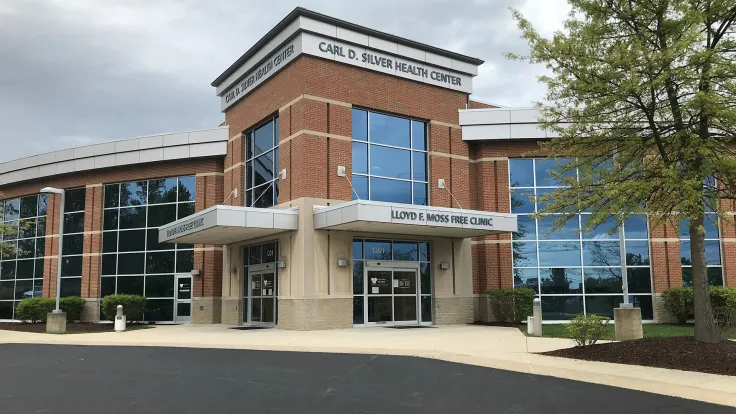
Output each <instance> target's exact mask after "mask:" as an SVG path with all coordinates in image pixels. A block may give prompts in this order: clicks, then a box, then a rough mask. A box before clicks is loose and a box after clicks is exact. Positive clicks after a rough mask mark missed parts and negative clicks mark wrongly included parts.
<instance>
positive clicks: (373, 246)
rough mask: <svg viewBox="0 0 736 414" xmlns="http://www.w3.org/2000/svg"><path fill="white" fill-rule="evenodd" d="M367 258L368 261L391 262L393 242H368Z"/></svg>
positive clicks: (365, 243)
mask: <svg viewBox="0 0 736 414" xmlns="http://www.w3.org/2000/svg"><path fill="white" fill-rule="evenodd" d="M364 245H365V258H366V259H367V260H391V242H390V241H386V240H366V241H365V242H364Z"/></svg>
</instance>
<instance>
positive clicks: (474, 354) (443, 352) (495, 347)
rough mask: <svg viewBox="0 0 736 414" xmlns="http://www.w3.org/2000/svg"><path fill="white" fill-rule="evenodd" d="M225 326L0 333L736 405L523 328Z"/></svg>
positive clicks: (721, 382) (693, 378) (712, 389)
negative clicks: (447, 364)
mask: <svg viewBox="0 0 736 414" xmlns="http://www.w3.org/2000/svg"><path fill="white" fill-rule="evenodd" d="M231 328H232V327H230V326H226V325H176V326H157V327H155V328H153V329H143V330H135V331H129V332H124V333H113V332H106V333H90V334H75V335H48V334H34V333H25V332H14V331H0V343H39V344H75V345H123V346H174V347H192V348H228V349H258V350H278V351H302V352H337V353H363V354H365V353H368V354H387V355H406V356H417V357H424V358H434V359H442V360H446V361H451V362H458V363H464V364H471V365H478V366H485V367H490V368H497V369H504V370H510V371H517V372H524V373H529V374H536V375H548V376H553V377H558V378H566V379H571V380H576V381H585V382H591V383H596V384H602V385H610V386H615V387H621V388H628V389H634V390H641V391H646V392H652V393H657V394H664V395H670V396H675V397H682V398H689V399H693V400H699V401H705V402H711V403H715V404H722V405H730V406H736V377H728V376H721V375H713V374H702V373H696V372H685V371H677V370H670V369H661V368H650V367H641V366H632V365H620V364H609V363H604V362H590V361H579V360H571V359H566V358H555V357H548V356H542V355H537V354H535V353H537V352H544V351H550V350H554V349H560V348H566V347H571V346H573V343H572V341H570V340H568V339H557V338H527V337H526V336H524V335H523V334H522V333H521V332H520V331H519V330H518V329H515V328H500V327H487V326H471V325H459V326H442V327H437V328H426V329H390V328H365V329H358V328H356V329H341V330H330V331H285V330H279V329H259V330H245V331H244V330H236V329H231Z"/></svg>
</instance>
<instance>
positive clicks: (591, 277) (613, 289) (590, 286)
mask: <svg viewBox="0 0 736 414" xmlns="http://www.w3.org/2000/svg"><path fill="white" fill-rule="evenodd" d="M622 281H623V279H622V278H621V268H620V267H602V268H597V267H586V268H585V293H621V292H622V291H623V286H622Z"/></svg>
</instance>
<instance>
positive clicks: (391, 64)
mask: <svg viewBox="0 0 736 414" xmlns="http://www.w3.org/2000/svg"><path fill="white" fill-rule="evenodd" d="M417 52H418V53H419V54H421V53H422V52H421V51H417ZM303 53H304V54H308V55H312V56H317V57H320V58H323V59H329V60H334V61H336V62H341V63H345V64H348V65H353V66H358V67H361V68H365V69H370V70H374V71H377V72H382V73H386V74H389V75H393V76H398V77H401V78H406V79H410V80H414V81H417V82H422V83H427V84H430V85H434V86H439V87H443V88H448V89H452V90H456V91H461V92H466V93H472V92H473V78H472V76H471V75H469V74H467V73H462V72H458V71H454V70H451V69H448V68H442V67H439V66H435V65H431V64H428V63H426V62H421V61H420V60H418V59H419V57H420V56H419V55H417V56H416V58H415V59H411V58H409V57H405V56H399V55H394V54H389V53H385V52H382V51H380V50H376V49H373V48H369V47H364V46H359V45H354V44H351V43H346V42H342V41H339V40H335V39H330V38H327V37H323V36H319V35H316V34H313V33H307V32H302V33H300V34H299V35H297V36H296V37H294V38H293V39H291V40H290V41H288V42H287V43H286V44H284V45H282V46H281V47H280V48H278V49H276V50H274V52H273V53H271V54H270V55H268V57H267V58H266V59H265V60H262V61H261V62H260V63H258V64H256V66H254V67H253V68H252V69H251V70H250V71H248V72H247V73H246V74H245V75H244V76H242V77H240V78H239V79H238V80H237V81H236V82H234V83H232V85H231V86H230V87H229V88H227V89H225V90H224V91H223V92H222V94H220V99H221V107H222V110H223V111H224V110H225V109H227V108H228V107H230V106H231V105H233V104H234V103H235V102H237V101H239V100H240V99H241V98H243V97H244V96H246V95H247V94H249V93H250V92H251V91H253V90H254V89H255V88H256V87H257V86H258V85H260V84H261V83H263V82H264V81H265V80H266V79H268V78H270V77H271V76H273V75H274V74H276V73H277V72H278V71H280V70H281V69H283V68H284V67H285V66H286V65H287V64H288V63H289V62H291V61H293V60H294V59H296V58H297V57H298V56H299V55H301V54H303Z"/></svg>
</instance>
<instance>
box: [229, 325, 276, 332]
mask: <svg viewBox="0 0 736 414" xmlns="http://www.w3.org/2000/svg"><path fill="white" fill-rule="evenodd" d="M230 329H235V330H236V331H255V330H256V329H268V328H266V327H265V326H236V327H234V328H230Z"/></svg>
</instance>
